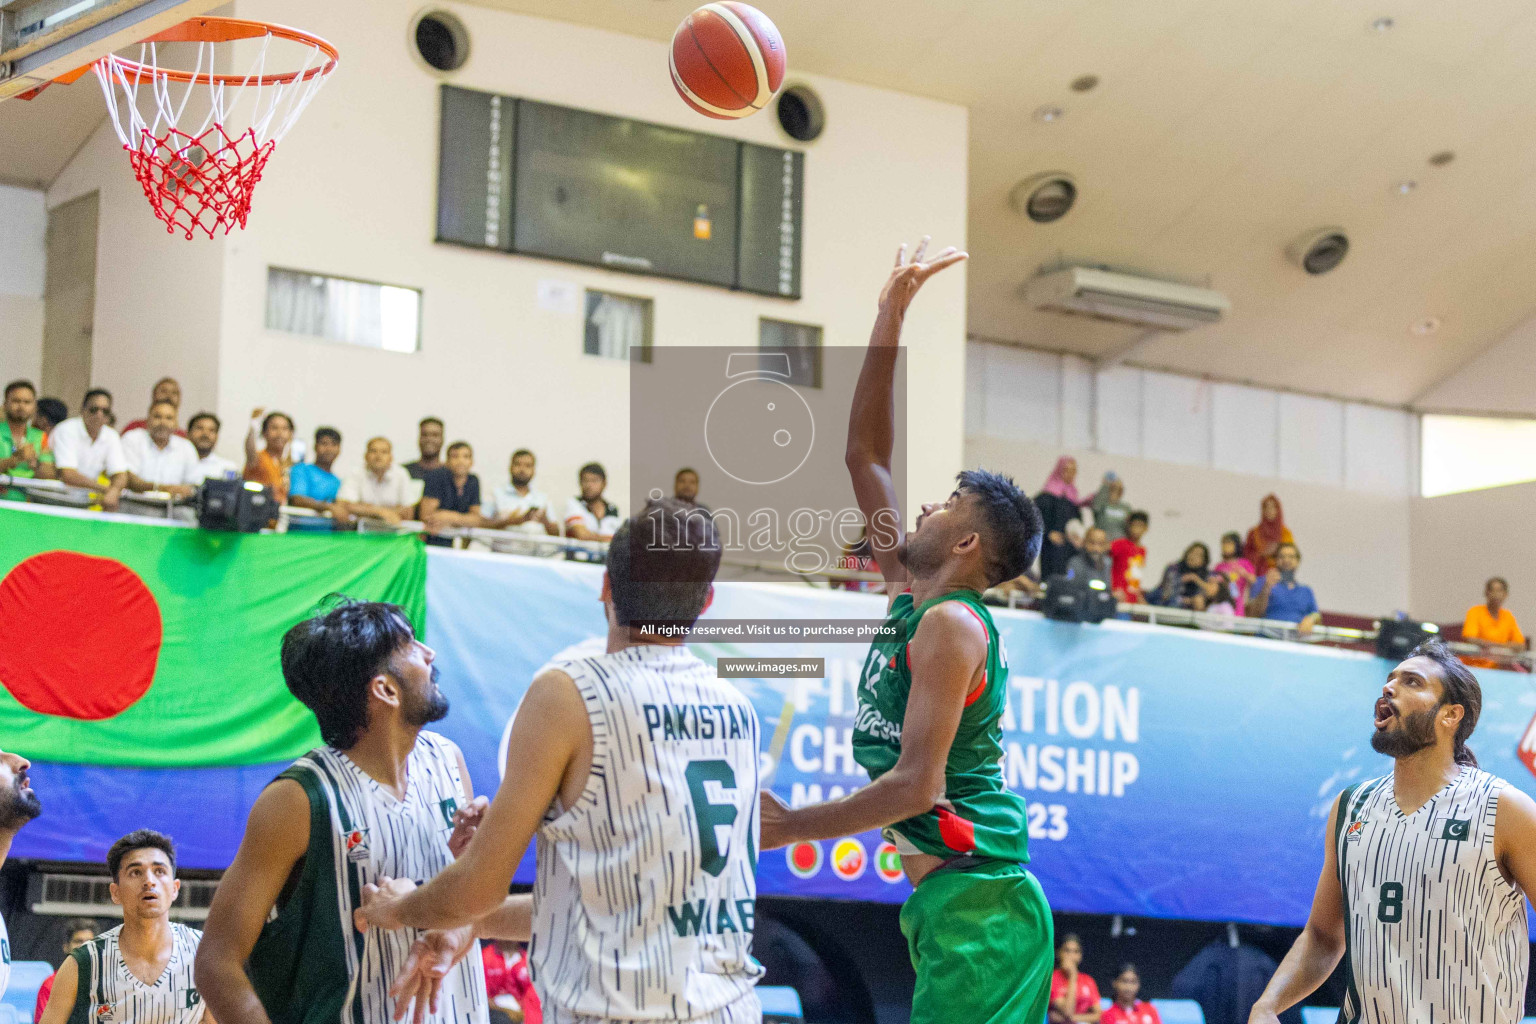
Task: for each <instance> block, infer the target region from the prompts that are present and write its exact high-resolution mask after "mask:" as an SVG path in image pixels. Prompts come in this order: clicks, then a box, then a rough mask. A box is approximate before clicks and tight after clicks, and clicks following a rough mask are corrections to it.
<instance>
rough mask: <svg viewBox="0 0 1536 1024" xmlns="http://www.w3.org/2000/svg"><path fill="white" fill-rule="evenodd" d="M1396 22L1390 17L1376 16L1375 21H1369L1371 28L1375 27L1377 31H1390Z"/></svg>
mask: <svg viewBox="0 0 1536 1024" xmlns="http://www.w3.org/2000/svg"><path fill="white" fill-rule="evenodd" d="M1396 24H1397V22H1396V21H1394V20H1393V19H1391V18H1377V19H1376V20H1375V21H1373V22H1371V28H1373V29H1375V30H1376V31H1377V32H1390V31H1392V28H1393V26H1395V25H1396Z"/></svg>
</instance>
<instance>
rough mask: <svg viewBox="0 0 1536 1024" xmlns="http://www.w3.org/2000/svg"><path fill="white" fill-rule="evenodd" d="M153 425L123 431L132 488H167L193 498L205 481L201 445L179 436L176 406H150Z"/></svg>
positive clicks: (175, 494) (164, 489)
mask: <svg viewBox="0 0 1536 1024" xmlns="http://www.w3.org/2000/svg"><path fill="white" fill-rule="evenodd" d="M148 422H149V426H147V427H134V428H133V429H132V430H130V431H128V432H127V433H125V434H124V435H123V455H124V456H125V457H126V458H127V459H128V489H129V490H130V491H164V492H166V493H167V494H171V495H174V496H176V497H178V498H190V497H191V496H192V495H194V494H196V493H197V488H198V485H199V484H201V483H202V482H203V475H202V470H201V469H199V468H198V461H199V460H198V457H197V449H196V448H194V447H192V442H191V441H188V440H187V439H186V438H185V437H177V436H176V407H175V406H174V405H172V404H171V403H170V402H156V403H155V404H154V405H152V406H150V407H149V421H148Z"/></svg>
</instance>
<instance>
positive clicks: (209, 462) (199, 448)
mask: <svg viewBox="0 0 1536 1024" xmlns="http://www.w3.org/2000/svg"><path fill="white" fill-rule="evenodd" d="M223 426H224V424H222V423H220V422H219V418H218V417H217V416H215V415H214V414H213V413H211V412H200V413H198V414H197V415H196V416H193V417H192V418H191V419H190V420H188V421H187V440H188V441H191V442H192V447H193V449H194V450H195V451H196V452H197V470H198V472H199V473H201V474H202V479H204V480H234V479H235V478H237V477H238V476H239V475H240V467H239V466H237V465H235V464H234V463H233V462H230V461H229V460H228V459H226V458H224V456H222V455H217V454H215V453H214V449H215V448H217V447H218V444H219V430H220V429H222V428H223Z"/></svg>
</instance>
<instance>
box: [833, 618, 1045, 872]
mask: <svg viewBox="0 0 1536 1024" xmlns="http://www.w3.org/2000/svg"><path fill="white" fill-rule="evenodd" d="M944 601H958V602H960V603H961V604H962V605H964V606H965V609H966V610H967V611H968V612H970V613H971V614H972V615H974V616H976V619H977V621H979V622H980V623H981V624H982V626H983V627H984V628H985V629H986V631H987V661H986V667H985V669H984V671H983V675H982V682H981V685H980V686H979V687H977V688H976V689H975V690H974V691H972V692H971V693H970V694H969V695H968V696H967V697H966V701H965V710H964V711H963V712H962V713H961V715H960V726H959V728H958V729H957V730H956V731H955V742H954V743H953V745H951V746H950V748H949V760H948V762H947V763H946V764H945V766H944V796H945V798H946V799H947V800H948V801H949V803H950V805H951V806H952V807H953V808H954V809H953V810H949V809H948V808H944V807H934V808H933V809H932V810H929V811H925V812H924V813H922V814H919V815H917V816H916V817H914V818H908V819H907V820H906V821H899V822H897V823H896V824H895V825H892V826H891V827H889V828H887V829H886V830H885V834H886V838H887V839H889V840H890V841H891V842H892V843H894V844H895V845H896V848H897V849H898V850H900V851H901V852H902V853H928V854H933V855H934V856H938V857H954V856H958V855H961V854H970V855H972V856H976V857H985V858H991V859H996V860H1007V861H1016V862H1018V863H1021V864H1022V863H1026V862H1027V861H1028V860H1029V829H1028V827H1027V821H1028V815H1027V812H1026V809H1025V804H1024V799H1023V797H1021V796H1019V795H1018V794H1017V793H1015V792H1013V791H1012V790H1010V789H1009V788H1008V787H1007V785H1006V784H1005V783H1004V781H1003V729H1002V718H1003V709H1004V707H1005V706H1006V704H1007V700H1008V658H1007V655H1006V654H1004V652H1003V641H1002V638H1001V637H1000V636H998V634H997V626H996V625H994V624H993V622H992V615H991V613H990V612H988V610H987V607H986V605H984V604H982V603H981V595H980V594H978V593H976V592H975V591H974V590H958V591H955V592H953V593H949V594H944V595H943V596H941V597H936V598H934V599H933V600H931V601H926V602H924V603H923V604H921V605H918V606H914V605H913V603H912V595H911V594H902V595H901V596H899V597H898V598H896V600H895V602H894V603H893V604H892V605H891V613H890V615H889V617H887V619H886V626H887V627H895V629H894V631H892V632H893V635H892V636H891V638H890V639H881V640H877V641H876V642H875V643H873V644H871V645H870V648H869V656H868V658H867V659H866V660H865V662H864V671H863V672H862V673H861V674H860V676H859V713H858V718H857V720H856V721H855V722H854V729H853V756H854V759H855V760H856V761H858V762H859V764H860V765H862V766H863V767H864V769H865V770H866V771H867V772H869V777H870V778H871V779H878V778H879V777H880V776H882V775H884V774H885V773H886V772H888V771H890V770H891V769H892V768H894V767H895V766H896V760H897V758H899V757H900V756H901V725H902V722H903V721H905V720H906V716H907V697H908V695H909V694H910V693H911V692H912V660H911V651H910V646H911V643H912V638H913V637H914V636H916V635H917V625H918V623H919V622H920V621H921V620H922V617H923V615H924V613H926V612H927V611H928V609H930V608H932V607H934V606H935V605H937V604H940V603H942V602H944Z"/></svg>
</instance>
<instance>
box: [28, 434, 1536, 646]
mask: <svg viewBox="0 0 1536 1024" xmlns="http://www.w3.org/2000/svg"><path fill="white" fill-rule="evenodd" d="M0 465H3V463H0ZM1508 598H1509V581H1507V580H1506V579H1504V577H1502V576H1495V577H1493V578H1492V579H1490V580H1489V581H1488V582H1487V583H1485V584H1483V601H1484V603H1483V604H1475V605H1473V606H1472V607H1471V608H1468V609H1467V617H1466V620H1465V621H1464V622H1462V624H1461V638H1462V640H1464V641H1466V642H1467V643H1469V644H1477V645H1478V646H1479V647H1484V648H1487V647H1524V646H1525V634H1524V633H1522V632H1520V624H1519V623H1518V622H1516V621H1515V613H1514V612H1512V611H1510V610H1509V609H1508V608H1505V607H1504V602H1505V600H1507V599H1508ZM1461 660H1462V661H1464V662H1466V663H1467V664H1468V665H1474V666H1476V667H1477V668H1498V667H1499V663H1498V662H1497V661H1494V660H1493V659H1492V658H1476V657H1467V658H1462V659H1461Z"/></svg>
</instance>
